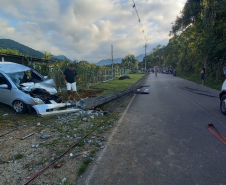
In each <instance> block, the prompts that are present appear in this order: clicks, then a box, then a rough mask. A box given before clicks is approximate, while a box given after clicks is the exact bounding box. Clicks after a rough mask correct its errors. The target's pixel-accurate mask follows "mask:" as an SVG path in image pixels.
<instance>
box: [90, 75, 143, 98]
mask: <svg viewBox="0 0 226 185" xmlns="http://www.w3.org/2000/svg"><path fill="white" fill-rule="evenodd" d="M144 75H145V74H144V73H140V74H128V75H127V76H129V77H130V78H131V79H124V80H119V79H118V78H116V79H114V80H110V81H107V82H104V83H100V84H97V85H94V86H92V87H90V88H89V90H103V92H102V93H100V94H97V96H101V95H107V94H112V93H116V92H119V91H124V90H126V89H128V88H129V87H130V86H131V85H133V84H135V83H136V82H137V81H138V80H139V79H141V78H142V77H143V76H144Z"/></svg>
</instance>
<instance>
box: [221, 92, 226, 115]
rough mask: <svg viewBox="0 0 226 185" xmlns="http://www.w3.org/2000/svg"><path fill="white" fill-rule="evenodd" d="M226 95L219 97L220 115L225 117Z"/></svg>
mask: <svg viewBox="0 0 226 185" xmlns="http://www.w3.org/2000/svg"><path fill="white" fill-rule="evenodd" d="M225 100H226V94H224V95H223V96H222V97H221V103H220V109H221V113H222V114H224V115H226V101H225Z"/></svg>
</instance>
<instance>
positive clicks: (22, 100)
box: [0, 62, 61, 113]
mask: <svg viewBox="0 0 226 185" xmlns="http://www.w3.org/2000/svg"><path fill="white" fill-rule="evenodd" d="M56 94H57V90H56V87H55V84H54V81H53V80H52V79H46V78H45V77H44V76H42V75H41V74H40V73H38V72H37V71H36V70H34V69H32V68H30V67H27V66H24V65H21V64H17V63H12V62H0V102H1V103H4V104H7V105H10V106H12V107H13V108H14V109H15V111H16V112H17V113H25V112H27V111H28V110H32V109H31V107H32V106H33V105H38V104H46V103H50V102H51V101H54V102H56V103H60V102H61V98H60V97H59V96H57V95H56Z"/></svg>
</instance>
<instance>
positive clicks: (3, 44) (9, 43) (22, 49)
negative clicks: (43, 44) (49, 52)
mask: <svg viewBox="0 0 226 185" xmlns="http://www.w3.org/2000/svg"><path fill="white" fill-rule="evenodd" d="M0 48H2V49H12V50H17V51H19V53H21V54H23V55H28V56H32V57H35V58H42V57H43V56H44V55H43V54H42V53H41V52H39V51H36V50H34V49H32V48H29V47H27V46H25V45H23V44H20V43H18V42H16V41H13V40H11V39H0Z"/></svg>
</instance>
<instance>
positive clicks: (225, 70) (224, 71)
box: [223, 66, 226, 77]
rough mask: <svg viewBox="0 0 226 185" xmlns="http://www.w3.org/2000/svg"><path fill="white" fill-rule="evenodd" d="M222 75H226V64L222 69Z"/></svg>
mask: <svg viewBox="0 0 226 185" xmlns="http://www.w3.org/2000/svg"><path fill="white" fill-rule="evenodd" d="M223 73H224V77H226V66H225V67H224V69H223Z"/></svg>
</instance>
